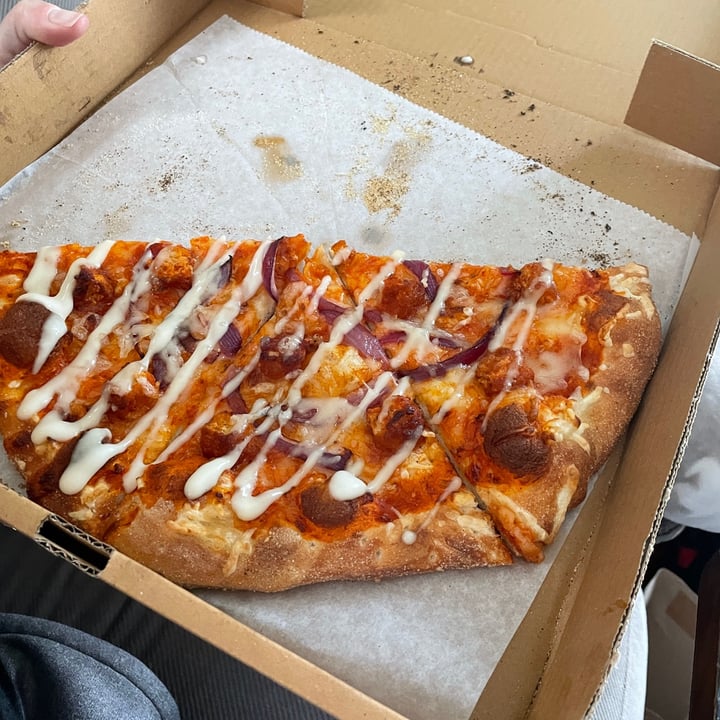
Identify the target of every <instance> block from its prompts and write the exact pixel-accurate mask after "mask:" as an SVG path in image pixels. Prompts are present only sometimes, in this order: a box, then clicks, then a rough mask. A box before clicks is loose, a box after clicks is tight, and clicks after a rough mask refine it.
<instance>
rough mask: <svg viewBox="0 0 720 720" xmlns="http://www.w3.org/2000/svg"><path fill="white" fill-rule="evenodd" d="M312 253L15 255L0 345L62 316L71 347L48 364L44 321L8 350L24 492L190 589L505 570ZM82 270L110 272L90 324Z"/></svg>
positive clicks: (397, 382) (263, 247)
mask: <svg viewBox="0 0 720 720" xmlns="http://www.w3.org/2000/svg"><path fill="white" fill-rule="evenodd" d="M130 250H132V251H133V253H134V254H133V255H132V257H133V258H134V260H133V262H134V263H135V264H134V265H133V264H132V263H131V262H129V257H130V256H129V254H128V253H129V251H130ZM307 252H308V246H307V243H306V242H305V241H304V240H303V239H302V238H290V239H288V238H285V239H282V240H280V241H277V242H275V243H269V244H268V243H264V244H260V243H243V244H239V245H237V244H227V243H221V244H220V245H218V244H217V243H215V242H214V241H210V240H209V239H204V240H202V241H195V242H194V243H193V244H192V245H191V249H190V250H185V249H183V248H179V247H178V246H162V247H161V248H158V247H155V246H153V245H150V246H144V245H142V244H132V243H130V244H127V243H118V244H112V245H110V246H109V247H108V248H107V255H106V256H104V257H102V258H101V257H99V253H97V252H96V251H95V250H92V251H90V250H89V249H86V250H80V249H78V248H72V249H68V248H56V249H53V250H48V251H42V252H41V253H40V254H39V255H38V256H30V255H28V256H24V255H22V254H16V253H12V254H7V255H5V257H4V258H3V260H2V261H3V262H4V263H5V264H4V267H16V266H17V270H14V271H13V272H10V273H7V275H6V278H7V282H6V287H7V288H8V293H7V296H6V297H5V298H3V307H2V309H0V337H4V338H10V337H11V336H12V335H13V334H14V333H16V332H17V325H14V323H15V322H16V320H15V318H14V316H15V314H16V313H19V312H24V313H26V314H27V313H28V308H29V307H31V306H32V305H33V304H37V305H40V306H42V307H43V308H45V309H46V310H47V309H48V307H47V306H50V308H49V309H50V311H51V313H53V312H54V309H55V305H54V304H53V303H54V302H55V301H56V300H57V299H58V298H59V297H60V296H62V295H63V293H64V294H65V295H66V296H69V297H70V298H71V300H70V301H67V303H66V305H65V308H66V310H67V311H68V312H67V314H66V316H65V318H64V323H63V325H64V327H65V333H64V334H63V333H62V326H61V323H60V322H57V323H56V325H57V328H58V330H57V335H62V338H65V339H64V340H63V341H62V342H58V343H56V344H55V346H53V347H50V349H49V352H48V353H47V357H46V358H45V359H44V360H43V361H42V362H40V361H38V360H37V359H36V358H37V356H38V355H39V354H40V352H41V349H42V348H43V347H45V345H44V335H45V332H46V330H45V328H46V326H47V325H46V323H45V319H42V320H41V321H40V322H38V323H37V328H36V329H35V331H34V336H33V337H35V338H38V339H36V341H35V342H34V344H33V345H31V350H30V351H29V352H25V355H26V357H25V358H24V359H23V361H22V362H20V358H19V357H18V354H20V353H19V351H18V348H15V350H14V351H13V350H9V351H8V350H6V351H3V352H2V353H0V354H1V355H2V357H1V358H0V373H1V374H2V380H3V381H4V382H5V385H6V386H7V387H11V388H12V389H13V390H12V392H6V393H5V395H4V397H3V400H2V410H3V412H2V416H1V417H2V420H0V425H1V426H2V427H0V429H2V431H3V434H4V437H5V444H6V448H7V450H8V453H9V455H10V456H11V458H13V459H14V460H15V461H16V463H17V464H18V467H20V469H21V471H22V472H23V474H24V475H25V477H26V479H27V486H28V494H29V495H30V496H31V497H32V498H33V499H36V500H37V501H38V502H40V503H41V504H43V505H44V506H46V507H48V508H49V509H51V510H53V511H55V512H58V513H60V514H62V515H64V516H65V517H68V518H70V519H71V520H72V521H73V522H75V523H76V524H78V525H80V526H81V527H83V528H85V529H87V530H88V531H89V532H91V533H92V534H93V535H95V536H97V537H99V538H101V539H103V540H106V541H107V542H109V543H110V544H112V545H114V546H115V547H117V548H119V549H120V550H122V551H124V552H126V553H127V554H128V555H130V556H132V557H134V558H136V559H138V560H140V561H141V562H143V563H145V564H147V565H149V566H150V567H153V568H155V569H156V570H158V571H160V572H161V573H163V574H165V575H166V576H168V577H169V578H171V579H173V580H175V581H177V582H180V583H182V584H184V585H189V586H214V587H229V588H247V589H256V590H279V589H284V588H287V587H292V586H295V585H299V584H304V583H309V582H318V581H322V580H329V579H340V578H377V577H383V576H387V575H400V574H406V573H410V572H424V571H429V570H438V569H445V568H451V567H452V568H462V567H473V566H478V565H497V564H506V563H508V562H510V561H511V555H510V553H509V552H508V550H507V548H506V547H505V545H504V543H503V542H502V540H501V539H500V537H499V536H498V534H497V532H496V530H495V528H494V525H493V523H492V521H491V520H490V518H489V516H488V515H487V513H485V512H484V511H483V510H481V509H479V508H478V507H477V504H476V501H475V498H474V497H473V495H472V494H471V493H469V492H468V491H467V490H465V489H464V488H463V487H462V484H461V482H460V480H459V478H458V476H457V473H456V471H455V469H454V468H453V467H452V465H451V464H450V462H449V461H448V459H447V457H446V455H445V453H444V451H443V449H442V447H441V446H440V445H439V443H438V442H437V440H436V438H435V436H434V433H433V432H432V431H431V430H430V429H429V427H428V426H427V424H426V422H425V420H424V418H423V416H422V412H421V411H420V409H419V407H418V406H417V405H416V404H415V402H414V401H413V399H412V398H411V397H409V396H408V394H407V390H408V387H409V381H408V380H405V379H402V378H400V379H398V378H397V377H396V376H395V374H394V373H393V372H392V371H391V369H390V367H389V364H388V360H387V356H386V354H385V353H384V351H383V349H382V347H381V346H380V344H379V343H378V342H377V340H376V339H375V337H374V336H373V335H372V334H371V333H369V332H368V331H367V330H366V329H365V327H364V325H363V322H362V317H361V314H359V313H358V312H357V309H356V308H355V306H354V305H353V304H352V302H351V300H350V298H349V296H347V295H346V293H345V291H344V290H343V288H342V287H341V285H340V283H339V282H338V279H337V276H336V274H335V271H334V270H333V268H332V266H331V265H330V264H329V263H328V262H327V260H326V257H325V254H324V252H323V251H322V250H318V251H317V252H316V253H315V254H314V255H312V256H310V257H307ZM93 253H96V255H95V256H93ZM163 253H165V254H169V255H172V257H173V258H174V259H173V260H172V262H171V263H170V266H169V267H171V268H181V267H182V265H183V262H184V260H187V265H188V267H187V271H186V273H185V276H184V277H185V279H184V281H183V282H182V283H179V282H178V283H177V284H176V285H174V286H173V287H174V288H175V290H174V291H173V292H172V293H169V292H168V291H167V290H166V288H165V284H164V283H163V282H162V280H161V278H162V273H161V272H160V270H161V267H162V259H163ZM73 255H74V256H76V257H73ZM228 257H232V262H231V264H230V265H228ZM78 258H84V259H78ZM73 263H76V264H73ZM136 266H137V267H136ZM82 268H88V272H90V271H92V272H94V273H95V274H96V275H98V276H100V275H102V274H103V273H116V275H117V276H114V277H113V280H112V282H110V283H109V287H111V288H112V296H111V297H108V299H107V301H106V303H105V305H104V306H100V305H92V310H90V309H88V308H85V307H84V305H83V303H82V298H83V293H82V292H81V291H80V290H77V289H76V286H77V284H78V283H77V281H76V280H74V279H75V278H79V277H80V276H81V274H82ZM133 268H135V269H133ZM138 268H139V269H138ZM140 272H141V273H142V276H141V277H140V278H138V277H137V275H138V273H140ZM178 272H179V270H178ZM206 276H207V277H206ZM173 277H174V275H173ZM38 278H40V279H41V280H42V282H40V280H39V279H38ZM201 278H204V279H203V280H201ZM72 283H74V286H71V287H70V289H69V290H67V289H66V290H64V291H63V286H64V285H63V284H66V285H71V284H72ZM94 284H95V283H94V281H93V282H92V283H89V284H88V287H89V288H90V287H94ZM23 286H24V287H23ZM31 292H34V293H37V297H35V296H31V297H29V295H30V293H31ZM166 296H167V297H166ZM120 298H125V299H124V300H122V301H121V300H120ZM18 308H19V309H18ZM55 314H57V316H58V317H59V318H61V319H63V318H62V315H61V313H59V312H58V313H55ZM91 314H92V315H93V316H96V317H95V319H94V320H93V321H88V317H90V315H91ZM26 317H27V316H26ZM50 317H52V315H51V316H50ZM25 322H27V320H25ZM89 326H92V327H91V328H90V329H89V330H88V329H87V328H88V327H89ZM83 327H84V328H86V330H87V331H86V332H85V333H84V334H83V333H82V332H81V331H80V328H83ZM68 336H69V337H68ZM8 346H9V347H10V346H12V347H14V345H13V343H12V342H10V343H9V344H8ZM31 366H32V367H31Z"/></svg>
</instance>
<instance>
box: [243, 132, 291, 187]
mask: <svg viewBox="0 0 720 720" xmlns="http://www.w3.org/2000/svg"><path fill="white" fill-rule="evenodd" d="M253 145H254V146H255V147H256V148H260V150H262V154H263V172H264V174H265V177H266V179H267V180H275V181H280V182H288V181H290V180H297V179H298V178H301V177H302V176H303V166H302V163H301V162H300V160H298V158H297V157H296V156H295V155H294V154H293V153H292V151H291V150H290V147H289V146H288V143H287V140H285V138H284V137H280V136H279V135H258V137H256V138H255V140H253Z"/></svg>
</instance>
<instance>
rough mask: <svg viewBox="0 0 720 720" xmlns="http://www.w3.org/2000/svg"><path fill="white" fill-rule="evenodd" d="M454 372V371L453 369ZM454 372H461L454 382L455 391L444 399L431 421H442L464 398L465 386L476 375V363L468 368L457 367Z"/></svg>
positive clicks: (436, 422)
mask: <svg viewBox="0 0 720 720" xmlns="http://www.w3.org/2000/svg"><path fill="white" fill-rule="evenodd" d="M451 372H453V371H451ZM454 372H455V373H457V374H459V377H458V378H457V379H456V380H455V381H454V383H453V391H452V393H451V394H450V396H449V397H448V398H447V399H446V400H444V401H443V403H442V405H440V407H439V409H438V410H437V411H436V412H435V414H434V415H433V416H432V417H431V418H430V423H431V424H433V425H438V424H440V423H441V422H442V420H443V419H444V417H445V416H446V415H447V414H448V413H449V412H450V411H451V410H452V409H453V408H455V407H457V404H458V403H459V402H460V401H461V400H462V398H463V397H464V392H465V388H466V387H467V385H469V384H470V383H471V382H472V380H473V379H474V377H475V365H470V366H469V367H467V368H463V369H460V368H456V369H454Z"/></svg>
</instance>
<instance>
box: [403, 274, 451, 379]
mask: <svg viewBox="0 0 720 720" xmlns="http://www.w3.org/2000/svg"><path fill="white" fill-rule="evenodd" d="M461 270H462V265H460V264H458V263H456V264H454V265H452V266H451V267H450V271H449V272H448V274H447V275H446V276H445V277H444V278H443V279H442V282H441V283H440V285H439V286H438V290H437V293H436V295H435V298H434V299H433V301H432V304H431V305H430V307H429V309H428V311H427V313H426V315H425V317H424V318H423V322H422V325H421V326H420V327H419V328H417V327H415V328H412V329H411V328H407V330H406V338H407V340H406V342H405V343H403V346H402V348H401V350H400V352H399V353H398V354H397V355H396V356H395V357H394V358H392V360H391V361H390V366H391V367H393V368H397V367H400V366H401V365H402V364H403V363H404V362H405V361H406V360H407V359H408V358H409V357H410V355H411V353H412V352H414V351H418V349H419V348H420V347H421V346H422V345H432V344H431V342H430V331H431V330H432V329H433V328H434V327H435V321H436V320H437V319H438V316H439V315H440V313H441V312H442V310H443V308H444V307H445V301H446V300H447V299H448V297H449V295H450V292H451V291H452V288H453V285H454V284H455V280H457V278H458V277H459V275H460V271H461ZM432 350H433V351H434V350H435V347H434V346H432Z"/></svg>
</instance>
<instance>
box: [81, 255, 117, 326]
mask: <svg viewBox="0 0 720 720" xmlns="http://www.w3.org/2000/svg"><path fill="white" fill-rule="evenodd" d="M114 300H115V286H114V283H113V280H112V279H111V277H110V276H109V275H108V273H107V272H106V271H105V270H103V269H102V268H94V267H87V266H86V265H83V266H82V267H81V268H80V270H79V271H78V274H77V275H76V276H75V288H74V289H73V306H74V308H75V310H76V311H77V312H79V313H86V312H88V313H89V312H95V313H98V314H99V315H103V314H105V312H107V310H108V308H109V307H110V305H112V303H113V301H114Z"/></svg>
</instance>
